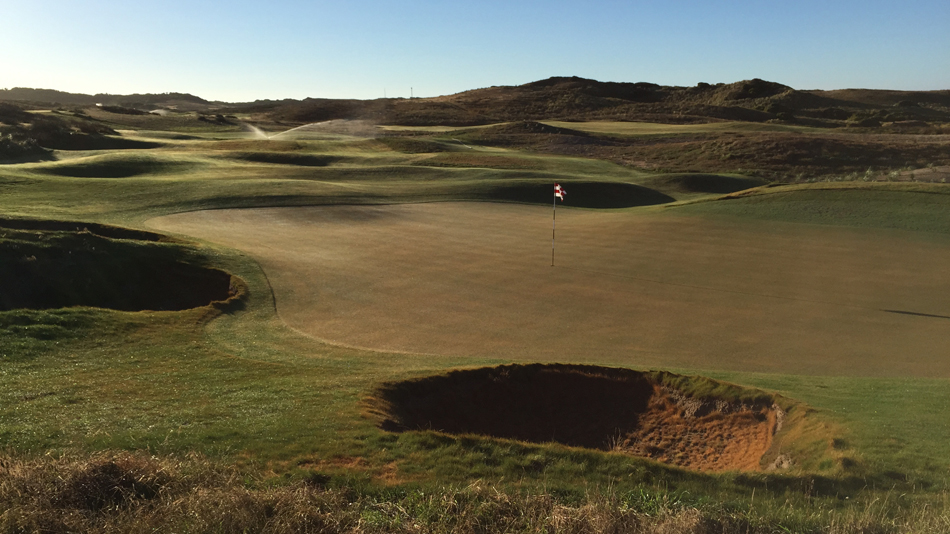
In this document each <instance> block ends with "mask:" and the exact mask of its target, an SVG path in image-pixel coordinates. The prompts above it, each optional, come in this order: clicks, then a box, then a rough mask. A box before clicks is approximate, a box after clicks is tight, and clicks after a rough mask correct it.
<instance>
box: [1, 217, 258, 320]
mask: <svg viewBox="0 0 950 534" xmlns="http://www.w3.org/2000/svg"><path fill="white" fill-rule="evenodd" d="M4 223H6V224H4ZM79 227H80V228H82V229H81V230H76V229H75V228H77V223H62V222H54V221H10V220H7V221H0V311H6V310H14V309H55V308H67V307H73V306H88V307H95V308H108V309H115V310H122V311H143V310H155V311H162V310H168V311H172V310H185V309H190V308H197V307H201V306H206V305H208V304H211V303H213V302H222V301H227V300H229V299H233V298H236V297H237V296H238V295H239V293H240V292H241V290H240V288H242V287H244V286H243V283H242V282H241V281H240V280H239V279H237V278H234V277H232V276H231V275H230V274H228V273H226V272H224V271H221V270H218V269H213V268H208V267H203V266H201V265H198V264H196V263H195V261H196V260H197V259H198V258H197V257H196V256H194V252H193V251H192V250H191V249H190V248H188V247H184V246H182V245H178V244H172V243H159V242H156V236H157V234H151V233H147V232H136V231H133V230H123V229H118V228H115V227H107V226H95V225H93V226H92V229H89V228H87V227H85V226H83V225H81V224H79ZM103 234H104V235H103ZM139 234H141V235H139ZM112 236H118V237H112Z"/></svg>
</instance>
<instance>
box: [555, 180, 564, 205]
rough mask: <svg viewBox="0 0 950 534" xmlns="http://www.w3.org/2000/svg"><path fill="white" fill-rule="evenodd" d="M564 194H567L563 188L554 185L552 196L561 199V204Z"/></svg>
mask: <svg viewBox="0 0 950 534" xmlns="http://www.w3.org/2000/svg"><path fill="white" fill-rule="evenodd" d="M566 194H567V192H566V191H564V188H563V187H561V184H554V196H556V197H557V198H559V199H561V202H564V195H566Z"/></svg>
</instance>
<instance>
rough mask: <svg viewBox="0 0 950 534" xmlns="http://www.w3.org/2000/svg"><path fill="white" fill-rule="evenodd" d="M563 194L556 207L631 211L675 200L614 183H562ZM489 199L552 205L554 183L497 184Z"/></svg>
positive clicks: (638, 187) (629, 185)
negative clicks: (558, 205)
mask: <svg viewBox="0 0 950 534" xmlns="http://www.w3.org/2000/svg"><path fill="white" fill-rule="evenodd" d="M561 186H562V187H563V188H564V189H565V191H566V193H567V194H566V198H565V200H564V202H563V203H562V202H560V201H558V204H562V205H564V206H572V207H577V208H600V209H605V208H607V209H609V208H632V207H637V206H654V205H657V204H666V203H669V202H674V201H675V200H676V199H674V198H673V197H671V196H669V195H666V194H663V193H661V192H659V191H656V190H653V189H650V188H648V187H643V186H640V185H635V184H627V183H617V182H575V181H571V182H562V183H561ZM484 196H485V197H486V198H488V199H490V200H506V201H510V202H524V203H528V204H551V203H552V202H553V201H554V182H553V181H551V182H545V183H522V184H511V185H498V186H495V187H492V188H491V189H489V190H488V191H486V192H485V194H484Z"/></svg>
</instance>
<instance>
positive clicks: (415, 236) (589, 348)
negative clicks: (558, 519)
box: [149, 203, 950, 377]
mask: <svg viewBox="0 0 950 534" xmlns="http://www.w3.org/2000/svg"><path fill="white" fill-rule="evenodd" d="M149 226H151V227H153V228H155V229H158V230H160V231H164V232H173V233H181V234H186V235H190V236H194V237H197V238H200V239H204V240H208V241H212V242H215V243H220V244H223V245H227V246H230V247H234V248H236V249H239V250H242V251H245V252H247V253H249V254H250V255H252V256H253V257H254V258H256V259H257V260H258V261H259V262H260V264H261V265H262V266H263V268H264V270H265V272H266V273H267V275H268V277H269V278H270V281H271V283H272V285H273V288H274V292H275V296H276V299H277V307H278V312H279V314H280V316H281V317H282V318H283V320H284V321H285V322H286V323H287V324H289V325H290V326H292V327H293V328H296V329H298V330H299V331H301V332H303V333H306V334H307V335H310V336H313V337H316V338H319V339H324V340H328V341H331V342H335V343H341V344H346V345H351V346H357V347H366V348H372V349H381V350H388V351H411V352H421V353H439V354H453V355H461V356H471V357H477V358H481V359H484V358H493V357H497V358H501V359H505V360H522V361H525V360H529V361H572V362H584V361H597V362H601V363H618V364H624V365H632V366H663V367H680V368H691V369H723V370H743V371H758V372H770V373H773V372H789V373H801V374H823V375H825V374H827V375H851V376H855V375H857V376H939V377H950V358H947V351H946V347H947V344H946V340H947V339H950V302H948V301H947V295H948V294H950V239H944V238H941V237H935V236H928V235H919V234H914V233H910V232H899V231H876V230H867V229H847V228H832V227H823V226H816V225H805V224H793V223H778V222H763V221H747V220H739V219H735V220H732V219H725V218H708V217H697V216H680V215H675V214H669V213H664V214H655V213H650V212H647V213H642V212H630V211H593V210H570V209H560V210H558V239H557V262H556V263H557V266H556V267H551V209H550V208H544V207H536V206H522V205H506V204H479V203H439V204H409V205H394V206H374V207H349V206H333V207H306V208H265V209H250V210H214V211H204V212H193V213H184V214H177V215H172V216H167V217H161V218H157V219H153V220H151V221H149ZM888 310H889V311H888ZM895 312H902V313H895Z"/></svg>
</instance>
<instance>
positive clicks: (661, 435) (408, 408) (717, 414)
mask: <svg viewBox="0 0 950 534" xmlns="http://www.w3.org/2000/svg"><path fill="white" fill-rule="evenodd" d="M685 381H687V380H686V379H685V377H679V376H676V375H672V374H669V373H661V372H653V373H641V372H637V371H631V370H628V369H617V368H605V367H596V366H588V365H542V364H533V365H506V366H501V367H494V368H482V369H475V370H466V371H453V372H450V373H448V374H445V375H438V376H432V377H427V378H421V379H417V380H410V381H405V382H396V383H388V384H384V385H382V386H381V387H380V388H378V389H377V391H376V392H375V395H374V396H373V398H372V399H371V401H370V403H371V406H372V410H373V411H374V413H376V414H377V415H380V416H382V422H381V423H380V427H381V428H383V429H385V430H390V431H407V430H436V431H441V432H446V433H450V434H480V435H485V436H492V437H497V438H507V439H516V440H521V441H530V442H556V443H562V444H565V445H570V446H577V447H587V448H592V449H600V450H615V451H621V452H626V453H629V454H634V455H638V456H645V457H650V458H654V459H656V460H659V461H662V462H665V463H669V464H673V465H678V466H683V467H688V468H691V469H696V470H701V471H726V470H737V469H739V470H754V469H758V468H759V463H760V460H761V459H762V456H763V455H764V454H765V452H766V451H767V450H768V449H769V448H770V447H771V444H772V437H773V435H774V434H775V432H777V431H778V430H779V429H780V426H781V423H782V420H783V419H784V412H782V410H781V408H778V406H777V405H775V404H774V400H773V399H772V398H771V397H769V396H768V395H766V394H764V393H759V392H756V394H754V395H748V393H749V392H747V391H743V390H738V391H734V392H732V393H733V394H734V395H735V396H733V397H732V400H724V399H716V398H712V397H706V398H703V397H696V396H690V395H688V394H686V393H684V392H683V391H682V390H680V389H677V388H676V387H674V386H672V384H676V383H683V382H685ZM697 382H699V383H702V384H704V385H706V386H708V385H709V383H711V382H712V381H709V380H708V379H697ZM717 385H719V386H725V385H722V384H717ZM735 389H738V388H735ZM742 393H746V394H747V395H746V398H747V400H745V401H739V400H737V399H739V398H742V397H743V395H742Z"/></svg>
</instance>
